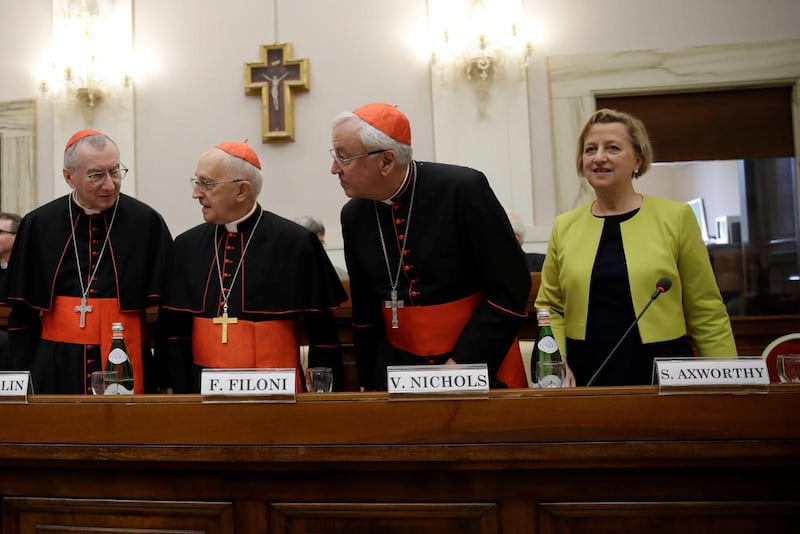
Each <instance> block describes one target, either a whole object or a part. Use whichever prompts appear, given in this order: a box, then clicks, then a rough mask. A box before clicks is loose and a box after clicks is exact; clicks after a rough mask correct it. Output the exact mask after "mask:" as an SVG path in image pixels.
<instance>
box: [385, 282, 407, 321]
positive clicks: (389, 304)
mask: <svg viewBox="0 0 800 534" xmlns="http://www.w3.org/2000/svg"><path fill="white" fill-rule="evenodd" d="M390 295H391V299H392V300H385V301H384V302H383V305H384V306H385V307H386V309H387V310H388V309H389V308H391V309H392V328H400V321H398V320H397V309H398V308H403V307H405V303H404V302H403V301H402V300H397V290H396V289H392V292H391V293H390Z"/></svg>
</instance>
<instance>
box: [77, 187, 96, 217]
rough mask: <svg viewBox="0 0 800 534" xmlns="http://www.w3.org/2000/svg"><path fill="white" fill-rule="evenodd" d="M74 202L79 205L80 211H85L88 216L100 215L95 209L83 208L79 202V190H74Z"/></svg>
mask: <svg viewBox="0 0 800 534" xmlns="http://www.w3.org/2000/svg"><path fill="white" fill-rule="evenodd" d="M72 200H73V201H74V202H75V204H77V205H78V207H79V208H80V209H82V210H83V212H84V213H85V214H86V215H97V214H98V213H100V210H96V209H94V208H86V207H84V206H83V204H81V203H80V202H79V201H78V191H77V190H73V191H72Z"/></svg>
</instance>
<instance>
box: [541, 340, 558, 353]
mask: <svg viewBox="0 0 800 534" xmlns="http://www.w3.org/2000/svg"><path fill="white" fill-rule="evenodd" d="M536 348H537V349H539V350H540V351H542V352H546V353H547V354H553V353H554V352H555V351H557V350H558V344H557V343H556V340H555V339H553V336H544V337H543V338H542V339H540V340H538V341H537V342H536Z"/></svg>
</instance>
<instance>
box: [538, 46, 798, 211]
mask: <svg viewBox="0 0 800 534" xmlns="http://www.w3.org/2000/svg"><path fill="white" fill-rule="evenodd" d="M547 65H548V74H549V79H550V94H551V97H550V98H551V110H552V119H553V145H554V154H553V158H554V168H555V175H554V177H553V178H554V182H553V186H554V188H555V191H556V202H557V204H558V212H559V213H562V212H564V211H567V210H569V209H572V208H574V207H577V206H580V205H582V204H585V203H586V202H589V201H591V200H593V199H594V193H593V192H592V190H591V188H590V187H589V186H588V184H586V180H584V179H583V178H581V177H579V176H577V174H576V172H575V143H576V141H577V139H578V135H579V134H580V131H581V128H582V127H583V124H584V123H585V122H586V120H587V119H588V118H589V116H590V115H591V114H592V113H593V112H594V111H595V96H597V95H624V94H646V93H663V92H673V91H685V90H695V91H696V90H703V89H723V88H741V87H748V86H754V85H766V84H776V83H791V84H793V85H794V91H793V93H794V98H793V100H792V101H793V104H792V105H793V113H792V115H793V117H792V119H793V122H794V139H795V155H797V154H800V102H798V95H799V94H800V40H789V41H776V42H767V43H747V44H732V45H713V46H697V47H689V48H678V49H672V50H638V51H630V52H615V53H596V54H578V55H565V56H551V57H549V58H548V60H547ZM795 159H796V161H797V158H795ZM799 170H800V169H799ZM798 175H800V172H798Z"/></svg>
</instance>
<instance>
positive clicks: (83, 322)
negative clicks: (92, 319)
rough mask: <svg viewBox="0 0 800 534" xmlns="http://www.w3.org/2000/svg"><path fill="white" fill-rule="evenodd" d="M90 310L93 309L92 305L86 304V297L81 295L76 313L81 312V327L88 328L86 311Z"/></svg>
mask: <svg viewBox="0 0 800 534" xmlns="http://www.w3.org/2000/svg"><path fill="white" fill-rule="evenodd" d="M90 311H92V307H91V306H87V305H86V297H85V296H84V297H81V304H80V306H75V313H80V314H81V322H80V325H81V328H86V312H90Z"/></svg>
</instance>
